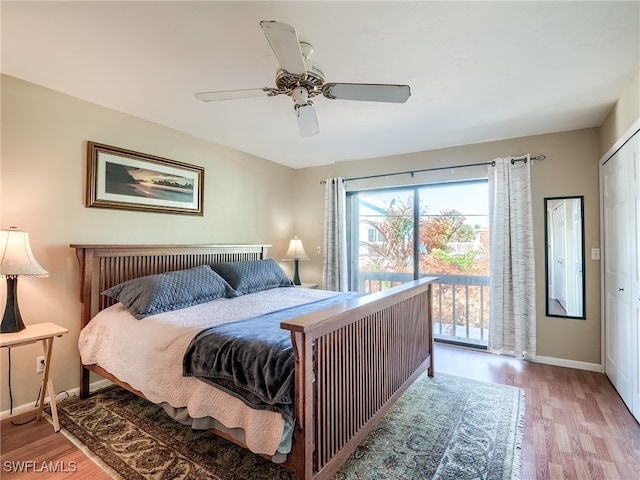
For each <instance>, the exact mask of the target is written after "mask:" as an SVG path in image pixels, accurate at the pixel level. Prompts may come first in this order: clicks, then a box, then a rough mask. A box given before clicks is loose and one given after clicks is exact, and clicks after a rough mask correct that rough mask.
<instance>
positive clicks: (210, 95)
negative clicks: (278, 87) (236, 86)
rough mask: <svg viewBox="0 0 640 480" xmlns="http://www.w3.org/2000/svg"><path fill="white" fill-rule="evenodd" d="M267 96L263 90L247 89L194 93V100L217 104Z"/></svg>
mask: <svg viewBox="0 0 640 480" xmlns="http://www.w3.org/2000/svg"><path fill="white" fill-rule="evenodd" d="M263 95H267V90H265V89H264V88H248V89H245V90H226V91H220V92H201V93H196V98H197V99H198V100H202V101H203V102H217V101H220V100H236V99H238V98H250V97H261V96H263Z"/></svg>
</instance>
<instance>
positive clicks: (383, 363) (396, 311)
mask: <svg viewBox="0 0 640 480" xmlns="http://www.w3.org/2000/svg"><path fill="white" fill-rule="evenodd" d="M71 247H72V248H74V249H75V250H76V254H77V257H78V261H79V266H80V269H79V270H80V271H79V274H80V275H79V276H80V302H81V315H80V322H81V329H82V330H83V332H84V331H85V329H86V330H87V331H88V330H89V329H90V327H89V326H90V325H92V324H91V322H92V321H94V320H93V319H94V318H99V317H100V316H101V315H106V314H107V313H109V312H111V311H113V310H117V309H118V308H119V303H118V302H117V301H116V300H115V299H114V298H111V297H108V296H104V295H101V292H104V291H105V290H107V289H110V288H112V287H114V286H116V285H119V284H121V283H122V282H126V281H130V280H132V279H136V278H140V277H145V276H148V275H157V274H163V273H165V272H175V271H180V270H183V269H192V268H194V267H199V266H201V265H213V264H220V263H223V262H251V261H256V260H263V259H266V258H267V251H268V247H269V246H267V245H80V244H74V245H71ZM434 280H435V279H434V278H428V277H427V278H421V279H419V280H415V281H412V282H408V283H405V284H403V285H400V286H398V287H394V288H391V289H388V290H385V291H382V292H379V293H375V294H371V295H366V296H361V297H357V298H354V297H350V298H348V299H346V300H344V301H340V302H338V303H334V304H329V306H325V307H324V308H322V309H320V310H316V311H313V312H310V313H305V314H302V315H299V316H293V317H291V318H288V319H286V320H284V321H282V322H281V323H280V328H281V329H283V331H285V332H288V333H287V336H290V342H291V345H292V346H293V362H294V372H293V377H294V378H293V383H294V394H293V407H292V408H293V413H292V415H293V419H294V421H293V424H292V425H291V428H292V444H291V446H290V451H289V452H288V454H287V455H286V459H283V466H285V467H287V468H289V469H290V470H292V471H293V472H294V473H295V475H296V478H298V479H323V478H331V477H332V476H333V475H334V474H335V473H336V472H337V471H338V469H339V468H340V466H341V465H342V463H344V461H345V460H346V459H347V458H348V456H349V455H350V454H351V453H352V452H353V450H354V449H355V448H356V447H357V445H358V444H359V443H360V442H361V441H362V440H363V439H364V437H365V436H366V434H367V433H368V432H369V431H370V430H371V428H372V427H373V426H374V425H375V423H376V422H377V420H378V419H379V418H380V417H381V416H382V415H383V414H384V413H385V411H386V410H387V409H388V408H389V407H390V406H391V405H392V404H393V402H394V401H395V400H396V399H397V398H398V397H399V396H400V395H401V394H402V393H403V392H404V391H405V390H406V389H407V388H408V387H409V385H410V384H411V383H413V381H414V380H415V379H416V378H417V377H418V376H419V375H421V374H422V373H424V372H425V371H426V372H427V373H428V375H430V376H432V375H433V336H432V328H431V327H432V324H431V283H432V282H433V281H434ZM276 290H288V292H287V293H289V294H293V295H294V296H296V297H300V298H304V297H305V296H309V298H318V297H317V296H314V295H317V294H313V295H312V292H304V290H306V289H300V291H298V289H297V288H296V289H295V290H296V291H295V292H294V291H293V290H294V289H276ZM259 294H260V295H266V293H265V292H259V293H256V294H252V295H259ZM249 296H250V295H249ZM249 296H245V297H249ZM320 296H322V295H320ZM239 298H242V297H239ZM263 298H266V297H263ZM246 300H248V298H247V299H245V300H243V301H246ZM231 301H234V299H231ZM260 302H262V300H260ZM212 303H215V302H212ZM221 303H222V302H221ZM228 303H230V302H228ZM189 308H204V307H203V306H196V307H189ZM185 310H188V309H185ZM98 314H100V315H98ZM196 316H197V315H196ZM158 317H162V315H159V316H158ZM153 318H156V317H153ZM96 323H97V320H96ZM81 335H82V334H81ZM87 363H88V364H83V365H82V368H81V379H80V395H81V397H84V398H86V397H87V396H88V395H89V394H90V392H89V379H90V372H95V373H97V374H98V375H100V376H102V377H104V378H106V379H108V380H110V381H112V382H114V383H116V384H118V385H120V386H121V387H123V388H125V389H127V390H129V391H132V392H133V393H135V394H137V395H139V396H142V397H144V398H147V396H148V395H145V392H143V391H141V390H140V389H137V388H135V387H134V386H132V385H131V384H130V383H129V382H127V378H126V376H125V375H123V374H122V373H120V372H118V375H115V374H114V373H113V372H110V371H109V370H108V369H105V368H103V367H102V366H101V365H100V364H98V363H92V362H87ZM191 380H193V379H190V378H185V381H191ZM132 383H133V382H132ZM149 400H150V401H154V400H155V399H153V398H150V399H149ZM165 409H166V408H165ZM254 413H256V412H255V411H253V410H251V409H250V411H249V412H248V415H246V416H248V417H252V416H253V415H254ZM270 413H273V412H270ZM243 416H245V415H243ZM276 416H277V414H276ZM272 418H273V417H272ZM247 421H248V420H247ZM259 422H260V420H259ZM247 428H248V429H249V430H250V429H251V426H250V425H249V426H248V427H247ZM249 430H247V431H249ZM211 431H212V432H213V433H215V434H217V435H220V436H222V437H224V438H227V439H229V440H231V441H233V442H235V443H238V444H240V445H242V446H244V447H246V448H248V449H250V450H252V451H254V452H256V449H255V448H252V447H251V446H250V445H249V446H248V445H246V443H247V441H246V439H243V438H242V437H241V436H240V437H238V436H237V435H233V434H232V433H230V432H229V430H228V429H225V428H223V426H221V424H218V425H214V426H213V427H212V428H211ZM256 453H258V454H261V455H263V456H265V457H267V458H270V459H272V460H273V457H272V456H271V455H267V454H265V453H264V452H256Z"/></svg>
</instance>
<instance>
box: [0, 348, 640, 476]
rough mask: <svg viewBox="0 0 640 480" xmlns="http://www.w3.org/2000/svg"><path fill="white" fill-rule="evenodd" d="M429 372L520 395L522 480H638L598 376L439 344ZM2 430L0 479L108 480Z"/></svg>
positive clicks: (629, 423)
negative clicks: (47, 469) (44, 469)
mask: <svg viewBox="0 0 640 480" xmlns="http://www.w3.org/2000/svg"><path fill="white" fill-rule="evenodd" d="M435 369H436V375H437V374H438V373H447V374H451V375H458V376H461V377H467V378H472V379H476V380H482V381H488V382H494V383H502V384H505V385H514V386H517V387H521V388H523V389H524V390H525V394H526V408H525V410H526V417H525V429H524V439H523V445H522V474H521V478H522V479H523V480H529V479H550V480H559V479H577V480H584V479H590V478H592V479H598V480H614V479H620V480H633V479H640V425H639V424H638V422H636V420H635V419H634V418H633V416H632V415H631V414H630V413H629V411H628V410H627V408H626V407H625V406H624V404H623V403H622V400H621V399H620V397H619V396H618V394H617V393H616V391H615V390H614V389H613V387H612V386H611V384H610V383H609V380H608V379H607V378H606V377H605V376H604V375H602V374H599V373H594V372H586V371H582V370H573V369H568V368H562V367H553V366H548V365H541V364H535V363H528V362H522V361H519V360H515V359H512V358H507V357H500V356H496V355H490V354H487V353H482V352H477V351H472V350H466V349H461V348H456V347H451V346H445V345H437V346H436V351H435ZM18 421H19V419H18ZM1 428H2V431H1V436H2V443H1V446H0V459H1V461H0V477H1V478H11V479H16V480H17V479H20V480H27V479H39V480H44V479H45V478H46V479H50V478H51V479H64V478H69V479H75V480H83V479H91V480H103V479H109V478H110V477H109V476H108V475H107V474H106V473H105V472H103V471H102V470H101V469H100V468H99V467H97V466H96V465H95V464H94V463H92V462H91V460H89V459H87V458H86V457H85V456H84V455H83V454H82V453H81V452H80V451H79V450H78V449H77V448H76V447H75V446H73V444H71V443H70V442H69V441H68V440H67V439H66V438H65V437H64V436H63V435H61V434H59V433H53V428H52V427H51V425H50V424H49V423H48V422H46V421H41V422H38V423H35V422H31V423H29V424H26V425H23V426H15V425H12V424H11V423H10V422H8V421H4V422H2V424H1ZM25 461H31V462H35V464H36V465H38V467H41V465H42V462H48V465H51V466H53V467H54V468H55V467H56V466H57V468H58V470H59V471H58V472H56V473H52V472H46V473H45V472H42V471H39V472H35V471H34V468H30V469H29V470H30V471H29V472H23V473H16V472H13V471H11V470H12V469H13V468H14V467H15V466H16V465H19V464H20V462H25ZM23 465H24V463H23ZM60 470H62V471H60ZM72 470H73V471H72Z"/></svg>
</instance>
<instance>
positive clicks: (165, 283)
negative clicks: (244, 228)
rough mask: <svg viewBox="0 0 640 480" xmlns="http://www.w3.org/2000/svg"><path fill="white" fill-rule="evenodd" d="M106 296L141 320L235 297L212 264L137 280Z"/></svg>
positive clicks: (127, 282)
mask: <svg viewBox="0 0 640 480" xmlns="http://www.w3.org/2000/svg"><path fill="white" fill-rule="evenodd" d="M102 294H103V295H107V296H109V297H112V298H115V299H116V300H118V301H119V302H120V303H122V304H123V305H124V306H125V307H127V308H128V309H129V311H130V312H131V313H132V314H133V315H134V316H135V317H136V318H138V319H142V318H144V317H148V316H149V315H154V314H156V313H160V312H168V311H171V310H179V309H181V308H186V307H190V306H192V305H197V304H199V303H204V302H209V301H211V300H215V299H217V298H222V297H233V296H234V293H233V290H232V289H231V287H230V286H229V284H228V283H227V282H226V281H225V280H224V279H223V278H221V277H220V275H218V274H217V273H216V272H214V271H213V270H211V268H209V266H208V265H201V266H199V267H194V268H189V269H187V270H176V271H174V272H167V273H160V274H157V275H148V276H146V277H139V278H134V279H132V280H127V281H126V282H123V283H120V284H118V285H116V286H115V287H111V288H109V289H108V290H105V291H104V292H102Z"/></svg>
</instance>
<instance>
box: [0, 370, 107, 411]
mask: <svg viewBox="0 0 640 480" xmlns="http://www.w3.org/2000/svg"><path fill="white" fill-rule="evenodd" d="M109 385H113V383H112V382H110V381H109V380H105V379H103V380H98V381H97V382H93V383H92V384H91V385H90V386H89V391H90V392H95V391H96V390H99V389H101V388H105V387H108V386H109ZM62 393H66V394H67V397H77V396H78V395H80V387H76V388H73V389H71V390H63V391H62V392H58V393H56V400H57V397H58V395H60V394H62ZM48 403H49V397H48V396H47V398H45V399H44V404H45V405H47V404H48ZM56 403H57V402H56ZM34 406H35V402H29V403H24V404H22V405H18V406H17V407H14V408H13V413H12V415H18V414H20V413H23V412H29V411H32V410H33V409H34ZM8 416H9V410H4V411H2V412H0V420H2V419H4V418H7V417H8Z"/></svg>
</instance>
